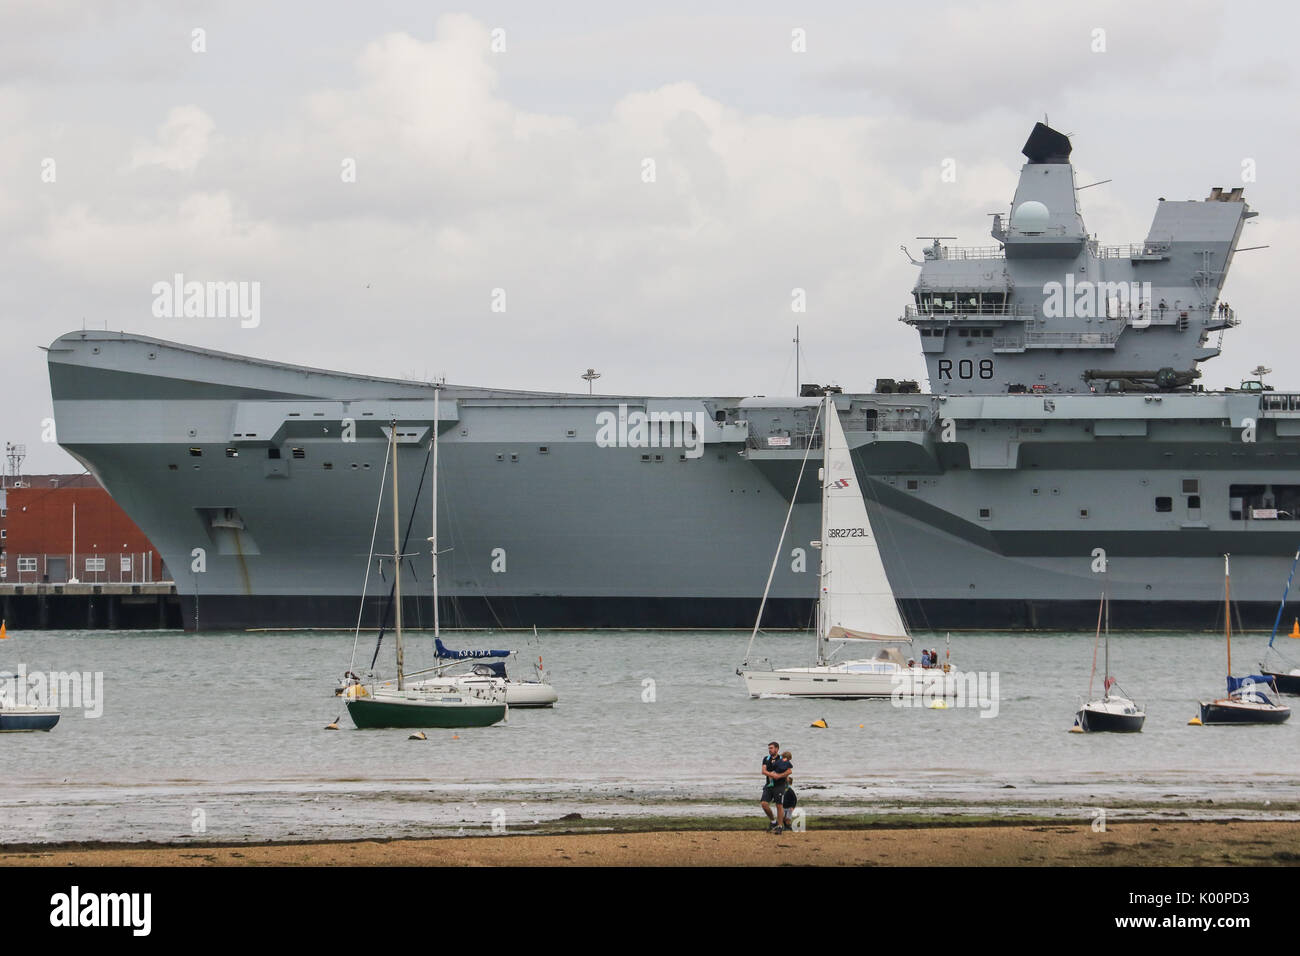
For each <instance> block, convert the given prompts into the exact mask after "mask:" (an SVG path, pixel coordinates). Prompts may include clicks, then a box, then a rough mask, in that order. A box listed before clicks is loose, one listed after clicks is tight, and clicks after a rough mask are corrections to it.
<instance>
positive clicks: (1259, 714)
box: [1193, 554, 1291, 724]
mask: <svg viewBox="0 0 1300 956" xmlns="http://www.w3.org/2000/svg"><path fill="white" fill-rule="evenodd" d="M1223 611H1224V615H1223V626H1224V639H1225V640H1226V641H1227V645H1228V696H1227V697H1221V698H1219V699H1218V700H1211V701H1201V712H1200V723H1202V724H1280V723H1282V722H1283V721H1285V720H1286V719H1287V718H1288V717H1290V716H1291V708H1290V707H1287V706H1285V705H1284V704H1280V703H1278V702H1277V701H1276V700H1274V699H1273V697H1272V696H1271V695H1270V693H1269V691H1270V690H1272V689H1273V684H1272V681H1271V680H1270V679H1269V678H1267V677H1265V676H1264V675H1263V674H1251V675H1250V676H1249V677H1233V676H1232V587H1231V575H1230V574H1229V565H1228V555H1226V554H1225V555H1224V556H1223ZM1195 720H1196V719H1195V718H1193V722H1195Z"/></svg>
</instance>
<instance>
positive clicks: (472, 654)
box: [434, 637, 560, 707]
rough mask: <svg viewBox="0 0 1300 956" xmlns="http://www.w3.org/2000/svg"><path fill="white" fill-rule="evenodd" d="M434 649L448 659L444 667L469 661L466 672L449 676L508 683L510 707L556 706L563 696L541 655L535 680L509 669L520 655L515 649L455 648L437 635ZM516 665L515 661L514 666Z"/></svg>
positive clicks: (462, 680)
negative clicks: (509, 664) (508, 670)
mask: <svg viewBox="0 0 1300 956" xmlns="http://www.w3.org/2000/svg"><path fill="white" fill-rule="evenodd" d="M434 651H435V653H436V654H437V655H438V659H439V660H443V661H446V662H447V663H446V664H445V665H442V666H445V667H449V668H450V667H454V666H456V665H459V664H466V663H470V664H471V667H470V671H469V673H466V674H456V673H448V674H447V675H446V678H447V679H449V680H456V681H458V682H460V683H462V684H482V683H485V682H488V681H492V680H503V681H505V682H506V703H507V704H509V705H510V706H511V707H554V706H555V702H556V701H558V700H559V699H560V695H559V694H558V693H556V690H555V688H554V687H552V686H551V683H550V681H548V680H547V679H546V670H545V668H544V667H543V666H542V658H541V656H540V655H538V658H537V663H535V664H533V674H534V677H533V679H531V680H530V679H528V678H520V677H514V676H511V675H510V674H509V673H507V671H506V660H508V659H509V658H511V657H518V655H517V654H516V653H515V652H514V651H504V650H486V651H483V650H452V649H451V648H449V647H447V646H445V645H444V644H443V643H442V641H441V640H440V639H438V638H436V637H435V638H434ZM511 666H513V664H512V665H511Z"/></svg>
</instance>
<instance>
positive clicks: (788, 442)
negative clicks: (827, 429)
mask: <svg viewBox="0 0 1300 956" xmlns="http://www.w3.org/2000/svg"><path fill="white" fill-rule="evenodd" d="M751 427H752V426H751ZM745 447H746V448H754V449H762V450H763V451H789V450H798V451H803V450H804V449H807V448H821V447H822V436H821V432H812V433H809V432H801V431H790V430H784V429H783V430H777V431H773V432H769V433H768V434H766V435H754V434H752V433H751V434H750V436H749V437H748V438H746V439H745Z"/></svg>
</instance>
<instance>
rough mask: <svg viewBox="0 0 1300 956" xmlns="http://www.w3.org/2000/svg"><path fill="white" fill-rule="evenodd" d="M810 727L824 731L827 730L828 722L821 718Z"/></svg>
mask: <svg viewBox="0 0 1300 956" xmlns="http://www.w3.org/2000/svg"><path fill="white" fill-rule="evenodd" d="M810 726H812V727H820V728H822V729H823V730H825V729H826V721H825V720H824V719H823V718H821V717H819V718H817V719H816V720H814V721H813V722H812V724H811V725H810Z"/></svg>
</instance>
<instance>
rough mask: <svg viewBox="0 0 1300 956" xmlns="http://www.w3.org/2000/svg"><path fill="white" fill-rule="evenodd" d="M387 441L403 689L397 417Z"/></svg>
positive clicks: (400, 684)
mask: <svg viewBox="0 0 1300 956" xmlns="http://www.w3.org/2000/svg"><path fill="white" fill-rule="evenodd" d="M388 442H389V445H390V446H391V447H392V449H393V569H394V574H395V577H394V579H393V581H394V584H393V588H394V593H395V595H396V598H397V618H396V620H397V628H396V630H397V689H398V690H404V689H405V688H404V686H403V683H404V682H403V677H402V541H401V537H400V534H401V533H400V531H399V529H398V521H397V518H398V512H397V419H393V421H392V422H391V423H390V424H389V433H388Z"/></svg>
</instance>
